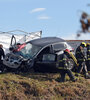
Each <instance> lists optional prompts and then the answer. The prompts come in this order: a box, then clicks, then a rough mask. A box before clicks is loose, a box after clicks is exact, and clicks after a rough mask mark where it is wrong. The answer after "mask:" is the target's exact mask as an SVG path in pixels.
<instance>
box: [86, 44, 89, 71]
mask: <svg viewBox="0 0 90 100" xmlns="http://www.w3.org/2000/svg"><path fill="white" fill-rule="evenodd" d="M86 48H87V52H86V53H87V60H86V65H87V70H88V71H90V43H87V46H86Z"/></svg>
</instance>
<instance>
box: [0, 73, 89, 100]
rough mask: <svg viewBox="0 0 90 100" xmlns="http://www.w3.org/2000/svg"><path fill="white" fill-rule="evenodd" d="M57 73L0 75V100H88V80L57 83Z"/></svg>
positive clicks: (81, 78) (82, 78) (80, 79)
mask: <svg viewBox="0 0 90 100" xmlns="http://www.w3.org/2000/svg"><path fill="white" fill-rule="evenodd" d="M58 78H59V73H34V72H32V73H19V74H15V73H4V74H0V100H89V99H90V79H85V78H84V77H82V76H80V77H76V78H78V80H77V81H76V82H71V81H70V80H69V77H68V76H66V82H64V83H60V82H58V81H57V79H58Z"/></svg>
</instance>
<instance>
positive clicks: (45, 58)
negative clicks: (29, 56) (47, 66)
mask: <svg viewBox="0 0 90 100" xmlns="http://www.w3.org/2000/svg"><path fill="white" fill-rule="evenodd" d="M55 58H56V55H55V54H44V55H43V59H42V61H49V62H52V61H55Z"/></svg>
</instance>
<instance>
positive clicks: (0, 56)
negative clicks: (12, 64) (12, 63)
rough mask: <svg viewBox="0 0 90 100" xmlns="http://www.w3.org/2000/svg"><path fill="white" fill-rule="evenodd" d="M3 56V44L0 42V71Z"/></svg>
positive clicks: (0, 70)
mask: <svg viewBox="0 0 90 100" xmlns="http://www.w3.org/2000/svg"><path fill="white" fill-rule="evenodd" d="M4 57H5V54H4V50H3V45H2V44H0V72H2V71H3V68H4V66H3V58H4Z"/></svg>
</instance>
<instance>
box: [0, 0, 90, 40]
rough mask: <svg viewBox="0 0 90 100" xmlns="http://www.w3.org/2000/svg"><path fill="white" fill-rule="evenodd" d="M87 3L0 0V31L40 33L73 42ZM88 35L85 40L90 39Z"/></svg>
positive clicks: (77, 0)
mask: <svg viewBox="0 0 90 100" xmlns="http://www.w3.org/2000/svg"><path fill="white" fill-rule="evenodd" d="M88 4H90V0H0V31H4V32H6V31H11V30H16V29H19V30H23V31H26V32H35V31H40V30H42V37H47V36H58V37H62V38H64V39H75V37H76V34H77V31H79V30H81V25H80V22H79V19H80V15H81V13H82V12H83V11H85V12H87V13H89V14H90V6H88ZM89 34H90V33H88V34H85V37H86V38H85V39H90V38H89V37H90V35H89ZM83 38H84V36H81V38H80V39H83Z"/></svg>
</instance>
